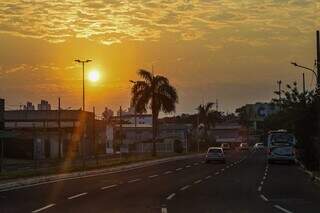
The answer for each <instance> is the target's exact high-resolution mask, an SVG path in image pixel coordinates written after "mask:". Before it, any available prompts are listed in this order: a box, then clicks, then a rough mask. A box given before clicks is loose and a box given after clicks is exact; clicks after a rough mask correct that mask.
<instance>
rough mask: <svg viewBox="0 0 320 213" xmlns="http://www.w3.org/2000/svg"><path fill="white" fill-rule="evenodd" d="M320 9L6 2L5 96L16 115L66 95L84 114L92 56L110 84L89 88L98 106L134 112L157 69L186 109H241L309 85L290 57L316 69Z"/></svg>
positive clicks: (200, 2) (303, 4) (296, 3)
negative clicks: (278, 91) (135, 83)
mask: <svg viewBox="0 0 320 213" xmlns="http://www.w3.org/2000/svg"><path fill="white" fill-rule="evenodd" d="M319 11H320V2H319V1H317V0H239V1H233V0H214V1H213V0H197V1H191V0H180V1H170V0H163V1H160V0H149V1H138V0H127V1H117V0H112V1H111V0H105V1H103V0H86V1H85V0H82V1H81V0H72V1H71V0H69V1H60V2H59V1H54V2H53V1H50V0H43V1H22V0H21V1H18V0H10V1H0V46H1V48H0V85H1V86H0V96H1V97H4V98H6V101H7V104H8V109H17V108H19V105H20V104H25V102H26V101H27V100H30V101H32V102H34V104H37V103H39V102H40V99H46V100H48V101H49V102H50V103H51V104H52V105H53V106H56V103H57V98H58V97H59V96H60V97H61V99H62V105H63V107H69V106H70V107H73V108H80V107H81V104H82V103H81V101H82V96H81V94H82V93H81V91H82V90H81V85H82V84H81V67H80V66H79V65H77V64H75V63H74V62H73V61H74V59H76V58H80V59H87V58H90V59H92V60H93V62H91V63H90V64H88V66H87V67H86V70H88V71H90V70H92V69H98V70H100V71H101V79H100V81H99V82H96V83H92V82H89V81H87V83H86V84H87V87H86V88H87V91H86V97H87V107H88V109H92V107H93V106H96V108H97V111H98V112H101V111H102V110H103V108H104V107H105V106H108V107H111V108H112V109H116V108H118V106H119V105H123V106H124V107H126V106H127V105H128V104H129V100H130V86H131V85H130V83H129V80H130V79H133V80H134V79H136V78H137V76H136V71H137V69H139V68H145V69H149V70H150V69H151V66H152V64H153V65H154V70H155V73H156V74H161V75H165V76H167V77H168V78H169V79H170V81H171V83H172V84H173V85H174V86H176V88H177V89H178V94H179V98H180V101H179V105H178V106H177V113H181V112H193V111H194V109H195V107H196V106H197V105H198V104H199V103H202V101H203V100H204V101H214V100H215V99H216V98H218V99H219V100H220V103H221V109H222V110H225V111H229V112H231V111H232V110H234V109H235V108H236V107H238V106H241V105H242V104H246V103H250V102H255V101H267V100H270V98H271V97H273V90H274V89H275V88H276V81H277V80H278V79H282V81H284V82H285V83H290V82H292V81H294V80H300V79H301V72H299V70H297V69H295V68H294V67H292V66H291V65H290V64H289V63H290V61H292V60H295V61H297V62H299V63H302V64H305V65H307V66H311V67H312V66H313V60H314V58H315V47H314V46H315V45H314V44H315V30H317V27H318V28H319V26H320V16H319V15H318V16H317V13H319ZM311 77H312V76H311V75H310V74H309V73H308V74H307V86H308V88H310V87H312V86H313V84H314V82H315V81H314V79H313V81H312V78H311ZM299 83H300V82H299Z"/></svg>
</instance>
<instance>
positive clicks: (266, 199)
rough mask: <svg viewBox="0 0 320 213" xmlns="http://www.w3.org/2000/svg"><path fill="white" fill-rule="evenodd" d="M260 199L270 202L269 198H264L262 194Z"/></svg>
mask: <svg viewBox="0 0 320 213" xmlns="http://www.w3.org/2000/svg"><path fill="white" fill-rule="evenodd" d="M260 197H261V199H262V200H264V201H266V202H268V201H269V200H268V198H266V196H264V195H263V194H261V195H260Z"/></svg>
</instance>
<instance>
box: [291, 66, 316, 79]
mask: <svg viewBox="0 0 320 213" xmlns="http://www.w3.org/2000/svg"><path fill="white" fill-rule="evenodd" d="M291 64H292V65H293V66H295V67H300V68H302V69H306V70H309V71H311V72H312V73H313V74H314V76H315V77H316V78H317V77H318V75H317V73H316V72H315V71H314V69H311V68H309V67H305V66H302V65H299V64H297V63H296V62H291Z"/></svg>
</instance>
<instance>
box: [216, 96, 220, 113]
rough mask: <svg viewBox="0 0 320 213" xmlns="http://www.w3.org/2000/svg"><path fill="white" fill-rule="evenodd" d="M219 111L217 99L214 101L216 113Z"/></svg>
mask: <svg viewBox="0 0 320 213" xmlns="http://www.w3.org/2000/svg"><path fill="white" fill-rule="evenodd" d="M218 110H219V103H218V99H216V111H217V112H218Z"/></svg>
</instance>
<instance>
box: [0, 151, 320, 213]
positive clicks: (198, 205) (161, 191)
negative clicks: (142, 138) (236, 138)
mask: <svg viewBox="0 0 320 213" xmlns="http://www.w3.org/2000/svg"><path fill="white" fill-rule="evenodd" d="M319 201H320V187H319V186H317V185H315V184H314V183H313V182H311V181H310V179H309V177H308V176H307V175H306V174H305V173H304V172H303V171H301V169H299V167H298V166H294V165H277V164H272V165H267V163H266V159H265V154H264V152H262V151H258V152H249V151H230V152H229V153H228V154H227V163H226V164H205V163H204V161H203V159H201V158H199V157H197V158H193V159H188V160H179V161H175V162H168V163H165V164H160V165H156V166H150V167H145V168H140V169H136V170H131V171H127V172H120V173H115V174H108V175H100V176H94V177H87V178H81V179H74V180H67V181H61V182H56V183H50V184H44V185H39V186H33V187H29V188H24V189H17V190H12V191H6V192H0V212H1V213H2V212H5V213H7V212H95V213H99V212H130V213H131V212H137V213H138V212H139V213H142V212H158V213H160V212H161V213H171V212H210V213H213V212H218V213H221V212H227V213H229V212H230V213H231V212H275V213H277V212H280V213H281V212H284V213H290V212H319V209H320V202H319Z"/></svg>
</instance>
